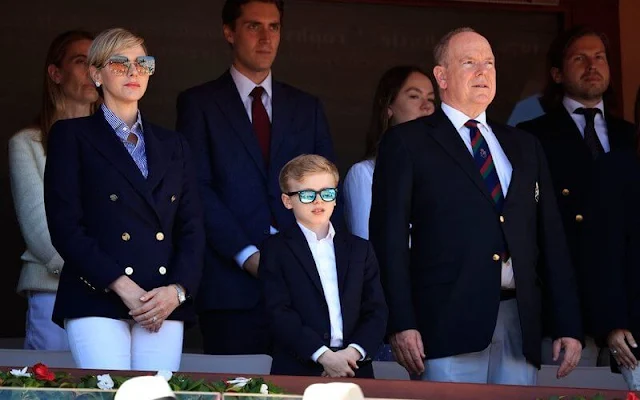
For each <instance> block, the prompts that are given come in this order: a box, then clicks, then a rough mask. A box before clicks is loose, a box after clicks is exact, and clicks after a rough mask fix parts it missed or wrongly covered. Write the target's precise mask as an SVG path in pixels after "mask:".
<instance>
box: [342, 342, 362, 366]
mask: <svg viewBox="0 0 640 400" xmlns="http://www.w3.org/2000/svg"><path fill="white" fill-rule="evenodd" d="M336 353H340V354H344V356H345V357H346V358H347V362H348V363H349V366H350V367H351V369H353V370H354V371H355V370H356V369H358V368H359V367H358V361H359V360H360V359H361V358H362V354H360V352H359V351H358V349H356V348H355V347H351V346H347V347H345V348H344V349H342V350H338V351H337V352H336Z"/></svg>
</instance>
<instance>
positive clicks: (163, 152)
mask: <svg viewBox="0 0 640 400" xmlns="http://www.w3.org/2000/svg"><path fill="white" fill-rule="evenodd" d="M142 125H143V127H144V143H145V151H146V153H147V165H148V168H149V175H148V176H147V185H148V186H149V190H150V191H151V192H153V189H154V188H155V187H156V186H158V183H160V181H161V180H162V177H163V176H164V174H165V172H166V171H167V168H168V167H169V163H170V162H171V151H172V149H170V148H167V147H166V144H165V143H164V142H163V141H162V140H160V139H159V138H158V137H157V136H156V134H155V132H154V131H153V128H152V127H151V125H149V124H148V123H147V122H146V121H144V120H143V121H142Z"/></svg>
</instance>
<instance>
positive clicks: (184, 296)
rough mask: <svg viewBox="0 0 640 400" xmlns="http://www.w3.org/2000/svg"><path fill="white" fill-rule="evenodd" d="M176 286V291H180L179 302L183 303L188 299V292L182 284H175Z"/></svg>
mask: <svg viewBox="0 0 640 400" xmlns="http://www.w3.org/2000/svg"><path fill="white" fill-rule="evenodd" d="M173 286H175V288H176V292H178V303H179V304H182V303H184V302H185V301H187V294H186V293H185V292H184V289H183V288H182V286H180V285H173Z"/></svg>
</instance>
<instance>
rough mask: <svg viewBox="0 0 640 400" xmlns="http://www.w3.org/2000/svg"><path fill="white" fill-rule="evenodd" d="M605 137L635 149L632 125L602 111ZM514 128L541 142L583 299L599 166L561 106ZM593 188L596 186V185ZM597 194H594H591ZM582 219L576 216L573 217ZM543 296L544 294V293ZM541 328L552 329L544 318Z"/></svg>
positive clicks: (621, 146) (616, 148)
mask: <svg viewBox="0 0 640 400" xmlns="http://www.w3.org/2000/svg"><path fill="white" fill-rule="evenodd" d="M605 121H606V124H607V132H608V133H607V136H608V137H609V147H610V149H611V151H613V152H617V151H620V150H625V151H634V150H635V148H636V147H635V129H634V127H633V124H631V123H629V122H627V121H624V120H622V119H620V118H616V117H614V116H613V115H610V114H606V115H605ZM518 128H521V129H524V130H526V131H528V132H530V133H532V134H534V135H535V136H536V137H537V138H538V139H539V140H540V143H541V144H542V148H543V149H544V152H545V155H546V157H547V160H548V162H549V170H550V172H551V179H552V181H553V187H554V191H555V195H556V199H557V200H558V207H559V209H560V215H561V216H562V221H563V224H564V230H565V233H566V235H567V242H568V244H569V251H570V253H571V258H572V262H573V266H574V268H575V270H576V276H577V279H578V283H579V285H578V289H579V290H580V293H581V297H582V299H583V300H584V298H585V296H588V295H589V293H587V292H586V291H587V290H588V289H587V287H586V286H585V285H584V284H582V283H583V281H584V279H586V278H587V277H586V276H585V274H587V273H588V271H589V270H590V269H591V267H590V266H589V265H588V264H590V263H591V262H593V260H594V258H593V257H592V256H591V255H590V251H589V246H591V244H590V243H588V240H587V237H588V234H587V233H586V230H585V227H586V225H587V224H585V223H584V222H583V221H585V220H586V221H588V220H590V219H591V218H592V215H593V214H592V210H591V204H590V202H591V197H592V195H593V193H595V191H594V188H593V187H592V176H593V174H594V173H596V171H597V170H598V169H599V168H600V160H599V159H598V160H595V161H594V160H593V158H592V156H591V152H590V151H589V148H588V147H587V144H586V143H585V141H584V138H583V136H582V135H581V134H580V131H579V130H578V127H577V126H576V124H575V122H574V121H573V119H572V118H571V116H570V115H569V113H568V112H567V110H566V108H564V107H563V106H560V107H557V108H555V109H553V110H551V111H550V112H548V113H547V114H545V115H543V116H541V117H538V118H535V119H533V120H530V121H527V122H523V123H520V124H518ZM595 190H596V191H597V190H598V188H597V187H596V188H595ZM595 195H597V193H595ZM578 215H580V216H582V218H578V219H576V216H578ZM545 298H546V296H545ZM584 305H585V302H584V301H583V302H582V306H583V307H582V314H583V319H584V322H585V328H586V332H587V333H592V328H591V327H590V324H589V321H590V319H591V318H590V316H589V315H588V313H587V310H586V309H585V307H584ZM551 307H552V306H551V305H550V304H545V312H544V314H545V316H549V315H550V313H551V311H550V309H551ZM545 325H546V326H545V328H546V329H545V330H546V331H547V333H548V331H550V330H551V329H552V327H551V326H550V325H551V321H550V320H549V319H548V318H547V321H546V322H545Z"/></svg>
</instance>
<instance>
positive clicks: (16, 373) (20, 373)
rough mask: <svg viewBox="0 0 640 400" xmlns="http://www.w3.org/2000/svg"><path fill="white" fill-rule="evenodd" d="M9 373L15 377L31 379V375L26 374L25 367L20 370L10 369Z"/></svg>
mask: <svg viewBox="0 0 640 400" xmlns="http://www.w3.org/2000/svg"><path fill="white" fill-rule="evenodd" d="M9 373H10V374H11V375H13V376H17V377H25V378H31V374H30V373H29V372H27V367H24V368H22V369H12V370H11V371H9Z"/></svg>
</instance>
